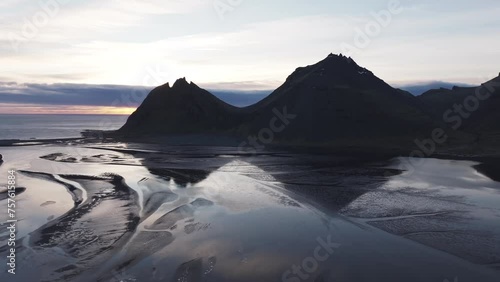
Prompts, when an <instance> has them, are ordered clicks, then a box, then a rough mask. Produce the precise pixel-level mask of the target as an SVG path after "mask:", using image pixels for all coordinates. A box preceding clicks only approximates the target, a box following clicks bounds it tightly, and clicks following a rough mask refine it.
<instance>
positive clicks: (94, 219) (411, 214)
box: [0, 140, 500, 282]
mask: <svg viewBox="0 0 500 282" xmlns="http://www.w3.org/2000/svg"><path fill="white" fill-rule="evenodd" d="M2 154H3V155H4V159H5V160H6V163H5V164H4V165H2V166H1V167H0V169H1V171H2V172H5V171H7V170H8V169H15V170H16V171H17V175H18V179H19V180H18V183H19V184H18V185H19V187H20V188H19V190H18V191H17V197H18V202H19V204H18V206H17V208H18V210H19V214H20V215H21V217H20V220H19V223H18V225H19V232H18V237H17V238H18V246H19V247H18V249H17V257H18V265H17V272H18V274H16V276H15V278H14V280H12V279H13V278H12V277H8V278H7V276H5V279H9V280H7V281H219V282H220V281H446V279H447V280H448V281H453V280H454V279H455V278H457V279H458V281H498V277H499V275H500V274H499V273H500V272H499V271H500V269H499V267H498V266H499V263H500V249H499V248H498V246H500V241H499V240H500V229H499V226H498V220H499V219H500V210H499V209H500V205H499V203H500V183H498V182H496V181H495V175H496V170H495V167H494V166H489V165H488V163H479V162H474V161H460V160H443V159H441V160H440V159H423V161H422V162H418V163H419V165H417V166H415V167H414V169H413V170H411V171H410V170H406V171H405V170H402V169H401V167H402V166H401V163H402V162H404V161H405V158H389V159H387V158H383V157H382V158H380V157H377V158H374V157H370V158H361V157H360V156H359V155H357V156H355V157H352V156H348V155H346V154H344V155H342V156H338V155H337V156H335V155H325V154H323V155H320V154H308V153H304V152H290V151H286V150H269V151H263V152H259V153H258V154H255V155H248V154H241V153H240V152H239V151H238V149H237V148H235V147H201V146H183V147H179V146H161V145H153V144H149V145H148V144H138V143H135V144H134V143H86V144H84V143H80V142H77V143H75V142H74V141H73V140H72V141H64V142H62V143H57V144H45V145H31V146H11V147H2ZM443 171H444V172H445V173H443ZM21 187H22V188H21ZM38 195H42V196H38ZM0 205H1V206H2V208H3V207H4V206H5V205H6V201H5V199H4V198H0ZM1 232H2V233H0V236H1V237H0V238H1V240H2V245H4V243H5V242H6V241H5V240H6V239H7V238H6V237H5V236H7V234H6V233H5V231H4V230H2V231H1ZM325 242H326V243H325ZM325 244H326V245H327V247H328V246H330V249H326V250H329V251H331V252H326V251H325V255H326V257H325V259H324V260H321V261H320V260H316V261H312V260H310V258H311V255H312V254H313V253H314V252H315V250H316V249H317V248H318V246H323V245H325ZM5 250H6V247H2V248H1V251H2V252H3V251H5ZM312 257H314V256H312ZM308 258H309V259H308ZM296 267H299V268H300V269H301V271H298V270H297V268H296ZM312 268H314V271H312V270H313V269H312ZM360 269H362V270H363V271H360ZM4 273H5V272H4ZM2 275H4V274H2ZM301 276H302V277H301ZM2 279H3V278H2ZM297 279H299V280H297Z"/></svg>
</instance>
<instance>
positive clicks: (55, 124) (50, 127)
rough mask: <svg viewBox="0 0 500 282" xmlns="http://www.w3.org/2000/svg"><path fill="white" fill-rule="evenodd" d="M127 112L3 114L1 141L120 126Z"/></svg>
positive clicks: (69, 135)
mask: <svg viewBox="0 0 500 282" xmlns="http://www.w3.org/2000/svg"><path fill="white" fill-rule="evenodd" d="M127 117H128V116H126V115H17V114H0V140H6V139H21V140H30V139H52V138H73V137H81V134H80V132H81V131H82V130H85V129H94V130H114V129H119V128H120V127H121V126H122V125H124V124H125V122H126V120H127Z"/></svg>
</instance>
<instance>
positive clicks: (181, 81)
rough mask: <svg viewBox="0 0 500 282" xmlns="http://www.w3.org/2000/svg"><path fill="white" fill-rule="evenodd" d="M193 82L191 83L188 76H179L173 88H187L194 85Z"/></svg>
mask: <svg viewBox="0 0 500 282" xmlns="http://www.w3.org/2000/svg"><path fill="white" fill-rule="evenodd" d="M192 84H193V83H192V82H191V83H189V82H187V80H186V78H185V77H183V78H179V79H177V80H176V81H175V83H174V85H173V86H172V88H175V89H178V88H186V87H189V86H190V85H192Z"/></svg>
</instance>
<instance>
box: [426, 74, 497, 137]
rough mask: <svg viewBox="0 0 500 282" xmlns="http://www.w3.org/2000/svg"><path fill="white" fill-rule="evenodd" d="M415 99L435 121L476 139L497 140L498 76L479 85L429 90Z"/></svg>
mask: <svg viewBox="0 0 500 282" xmlns="http://www.w3.org/2000/svg"><path fill="white" fill-rule="evenodd" d="M418 99H419V100H420V101H421V102H422V103H423V104H425V106H426V108H427V109H429V110H430V111H431V113H432V115H433V117H434V118H435V119H436V120H443V121H445V122H447V123H449V124H450V126H452V127H454V129H456V130H460V131H465V132H468V133H471V134H474V135H477V137H478V139H481V136H482V137H485V136H490V137H491V136H493V135H496V136H497V138H498V139H499V140H500V122H499V121H500V76H498V77H496V78H494V79H492V80H490V81H487V82H485V83H483V84H482V85H481V86H478V87H453V88H452V89H444V88H441V89H433V90H429V91H427V92H425V93H424V94H422V95H420V96H419V97H418Z"/></svg>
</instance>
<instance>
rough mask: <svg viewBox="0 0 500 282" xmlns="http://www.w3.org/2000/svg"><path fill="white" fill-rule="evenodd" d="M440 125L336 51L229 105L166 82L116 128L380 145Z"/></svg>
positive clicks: (135, 133) (275, 140) (132, 131)
mask: <svg viewBox="0 0 500 282" xmlns="http://www.w3.org/2000/svg"><path fill="white" fill-rule="evenodd" d="M284 117H285V118H284ZM286 117H289V119H288V120H286ZM291 117H293V118H291ZM280 121H281V122H282V124H278V123H279V122H280ZM272 123H274V124H272ZM435 127H436V123H435V122H434V121H433V120H432V118H431V117H430V116H429V115H428V114H427V113H426V111H425V110H424V104H423V103H422V102H421V101H420V100H419V99H417V98H415V97H413V96H412V95H409V94H407V93H405V92H403V91H400V90H397V89H394V88H392V87H391V86H390V85H388V84H387V83H385V82H384V81H383V80H381V79H380V78H378V77H376V76H375V75H374V74H373V73H372V72H371V71H369V70H368V69H366V68H363V67H361V66H359V65H358V64H357V63H356V62H355V61H354V60H353V59H352V58H348V57H345V56H343V55H334V54H330V55H329V56H328V57H326V58H325V59H324V60H322V61H320V62H318V63H316V64H314V65H310V66H306V67H300V68H297V69H296V70H295V71H294V72H293V73H292V74H291V75H290V76H289V77H288V78H287V79H286V81H285V83H284V84H283V85H282V86H280V87H279V88H278V89H276V90H275V91H274V92H273V93H271V94H270V95H269V96H268V97H266V98H265V99H263V100H262V101H260V102H258V103H256V104H254V105H252V106H249V107H245V108H236V107H233V106H230V105H228V104H226V103H224V102H222V101H221V100H219V99H218V98H216V97H215V96H213V95H212V94H210V93H209V92H208V91H206V90H203V89H201V88H199V87H198V86H196V85H195V84H194V83H192V82H191V83H188V82H187V81H186V80H185V79H179V80H177V81H176V82H175V84H174V85H173V86H172V87H170V86H169V85H168V84H165V85H162V86H160V87H157V88H156V89H154V90H153V91H151V93H150V94H149V95H148V97H147V98H146V99H145V101H144V102H143V104H142V105H141V106H140V107H139V108H138V109H137V110H136V111H135V112H134V113H133V114H132V115H131V116H130V117H129V119H128V121H127V123H126V124H125V125H124V126H123V127H122V128H121V129H120V130H119V131H118V132H119V133H120V134H122V135H127V136H139V135H145V134H146V135H169V134H219V135H230V136H234V137H238V138H240V139H242V140H245V138H247V137H249V136H259V135H263V134H264V133H266V132H267V138H265V139H266V143H279V144H294V145H304V146H344V145H351V146H373V147H377V146H385V145H388V144H394V145H396V144H397V145H398V146H403V144H405V145H410V144H411V143H412V142H413V140H414V139H415V138H417V137H419V136H428V135H429V134H430V132H431V131H432V129H433V128H435ZM269 130H271V131H272V133H271V132H269ZM264 131H266V132H264ZM264 135H265V134H264ZM270 135H272V136H270Z"/></svg>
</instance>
